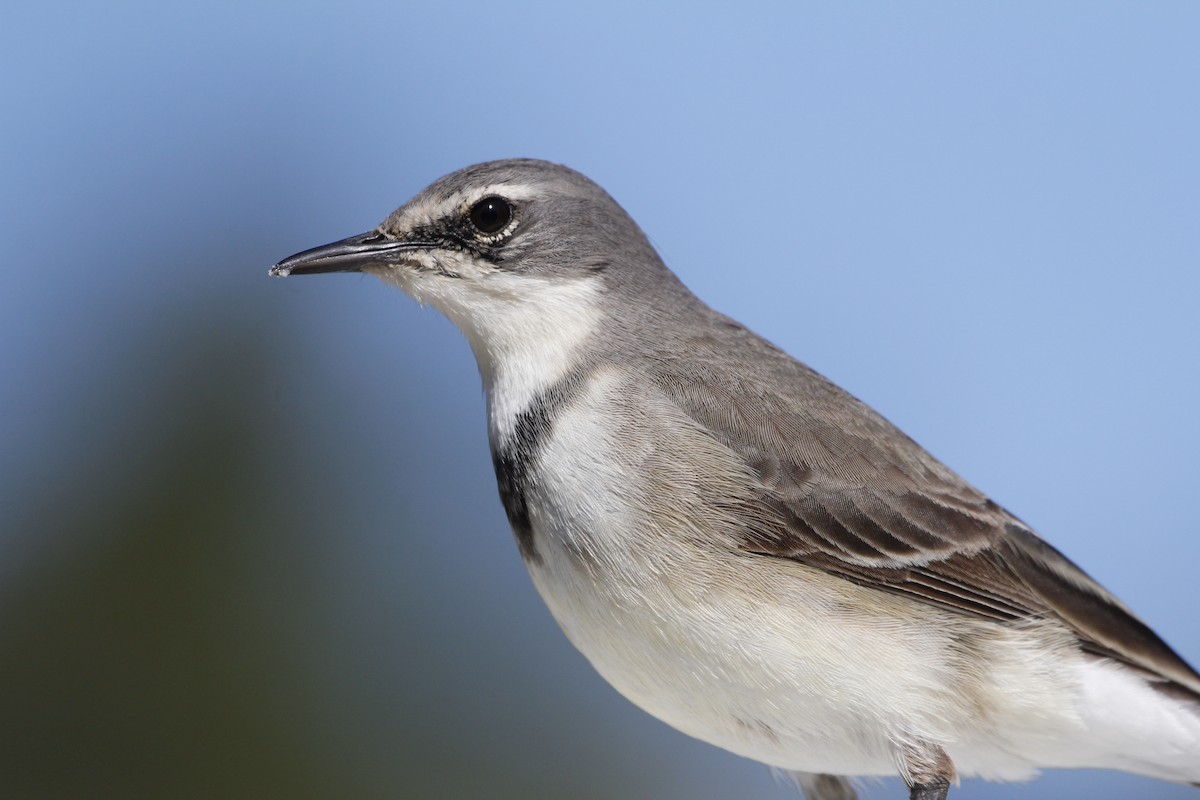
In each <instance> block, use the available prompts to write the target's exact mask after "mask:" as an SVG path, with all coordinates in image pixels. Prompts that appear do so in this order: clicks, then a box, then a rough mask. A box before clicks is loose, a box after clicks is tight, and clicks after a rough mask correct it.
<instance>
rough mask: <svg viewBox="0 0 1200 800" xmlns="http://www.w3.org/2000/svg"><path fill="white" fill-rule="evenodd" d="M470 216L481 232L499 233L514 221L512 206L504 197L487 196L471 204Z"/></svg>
mask: <svg viewBox="0 0 1200 800" xmlns="http://www.w3.org/2000/svg"><path fill="white" fill-rule="evenodd" d="M470 217H471V224H472V225H474V226H475V228H476V230H478V231H479V232H480V233H488V234H491V233H499V232H500V231H502V230H504V229H505V227H507V226H508V223H509V222H511V221H512V206H510V205H509V204H508V201H507V200H505V199H504V198H503V197H485V198H483V199H482V200H480V201H479V202H478V203H476V204H475V205H473V206H471V213H470Z"/></svg>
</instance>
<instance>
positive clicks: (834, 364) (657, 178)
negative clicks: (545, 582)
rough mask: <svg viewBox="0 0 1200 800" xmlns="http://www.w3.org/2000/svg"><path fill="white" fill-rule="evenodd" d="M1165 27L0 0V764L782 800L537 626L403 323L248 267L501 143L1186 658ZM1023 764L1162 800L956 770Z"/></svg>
mask: <svg viewBox="0 0 1200 800" xmlns="http://www.w3.org/2000/svg"><path fill="white" fill-rule="evenodd" d="M1197 41H1200V6H1196V5H1195V4H1191V3H1182V2H1180V3H1168V2H1163V3H1154V4H1134V3H1124V4H1119V3H1016V4H1012V3H1008V4H982V3H908V4H903V5H901V4H890V3H887V4H885V3H857V4H832V3H831V4H811V3H754V2H747V3H739V4H736V6H735V7H733V8H730V7H720V6H716V5H711V6H709V5H705V4H695V5H693V6H691V7H690V8H688V9H687V10H683V9H682V8H681V7H679V6H667V5H665V4H664V5H657V4H653V3H623V2H608V3H604V4H599V5H594V4H593V5H568V4H560V3H509V4H495V3H477V2H457V3H454V4H435V3H428V4H421V5H412V4H406V3H402V2H387V3H383V2H379V3H372V2H354V1H351V2H344V3H339V4H336V5H334V4H330V5H329V6H327V7H322V6H320V5H317V4H305V3H299V4H297V3H267V2H258V3H240V2H239V3H233V2H206V3H196V4H188V3H174V4H160V3H145V2H122V3H109V4H82V3H78V4H72V3H40V4H31V3H24V4H18V3H9V4H6V5H5V7H4V9H3V10H0V74H2V75H3V76H4V78H3V79H0V103H2V106H0V107H2V108H3V110H4V111H3V114H2V115H0V153H2V155H0V243H2V244H3V248H4V253H5V257H4V259H3V262H2V264H3V266H2V267H0V376H2V377H0V486H3V489H2V490H0V651H3V653H4V655H3V656H0V685H2V686H3V687H4V688H2V689H0V700H2V701H3V702H2V703H0V705H2V706H3V707H4V708H6V709H8V711H7V712H6V714H5V716H6V723H5V727H6V728H8V730H7V731H6V732H4V733H2V734H0V739H2V740H3V742H2V744H3V745H4V746H3V747H0V753H2V754H3V755H0V775H2V776H3V777H2V778H0V782H4V783H7V784H9V785H8V787H7V791H6V792H5V794H6V796H12V797H30V798H33V797H48V796H84V793H86V794H87V796H113V797H116V796H120V797H131V796H175V797H185V796H197V797H202V796H217V795H221V796H234V795H241V796H271V795H273V796H292V797H307V796H311V797H329V796H357V797H383V796H388V797H427V796H439V795H440V796H456V797H480V798H482V797H488V798H493V797H509V796H511V797H514V798H515V797H564V796H573V797H594V798H608V797H627V798H662V797H680V798H683V797H687V798H712V799H713V800H715V799H716V798H722V797H755V798H786V797H793V796H795V795H794V793H793V792H792V790H790V789H789V788H786V787H781V786H777V785H775V784H774V783H773V782H772V780H771V778H770V777H769V776H768V775H767V772H766V770H765V769H762V768H761V767H759V766H758V765H755V764H753V763H750V762H747V761H744V760H742V759H739V758H736V757H734V756H731V755H728V754H725V753H723V752H721V751H718V750H716V749H714V748H711V747H709V746H707V745H703V744H700V743H698V742H694V741H691V740H689V739H687V738H686V737H684V736H683V735H682V734H678V733H676V732H674V731H672V730H670V729H669V728H667V727H665V726H664V725H662V724H660V723H658V722H656V721H655V720H653V719H651V718H649V717H648V716H646V715H645V714H643V713H642V712H640V711H639V710H637V709H635V708H634V707H633V706H631V705H630V704H629V703H627V702H626V701H625V700H623V699H622V698H620V697H619V696H618V695H617V694H616V693H615V692H614V691H612V690H611V689H609V688H608V687H607V685H606V684H604V682H603V681H602V680H601V679H600V678H599V677H598V676H596V675H595V674H594V673H593V672H592V671H591V669H590V667H589V666H588V665H587V664H586V662H585V661H584V660H583V658H582V657H581V656H579V655H578V654H576V653H575V652H574V651H573V650H572V648H571V647H570V646H569V644H568V643H567V642H566V640H565V639H564V638H563V637H562V635H561V634H560V633H559V631H558V630H557V628H556V627H555V625H554V623H553V621H552V620H551V618H550V616H549V614H548V612H546V611H545V609H544V608H543V607H542V605H541V603H540V600H539V599H538V598H537V597H536V594H535V592H534V590H533V588H532V586H531V585H530V583H529V581H528V578H527V577H526V575H525V573H524V569H523V566H522V564H521V562H520V559H519V557H518V556H517V551H516V547H515V546H514V544H513V542H512V541H511V536H510V534H509V532H508V530H507V527H506V524H505V521H504V516H503V513H502V511H501V508H500V504H499V502H498V500H497V496H496V490H495V487H494V482H493V478H492V475H491V464H490V459H489V457H488V454H487V446H486V441H485V427H484V418H483V401H482V397H481V393H480V388H479V381H478V376H477V373H476V370H475V366H474V364H473V361H472V359H471V355H470V352H469V350H468V349H467V347H466V345H465V343H464V342H463V341H462V339H461V337H460V336H459V335H458V334H457V332H456V331H454V330H453V328H452V327H451V326H450V325H449V324H448V323H447V322H446V321H445V320H444V319H442V318H441V317H439V316H438V315H437V314H435V313H434V312H432V311H428V310H420V309H418V308H417V307H416V306H415V304H413V303H412V302H411V301H409V300H408V299H407V298H405V297H403V296H402V295H401V294H400V293H398V292H396V291H393V290H391V289H388V288H385V287H384V286H383V285H381V284H378V283H377V282H376V281H374V280H372V279H369V278H365V277H361V276H345V275H342V276H329V277H318V278H311V279H303V280H302V279H294V280H288V281H279V280H270V279H268V278H267V275H266V269H267V267H268V266H269V265H270V264H271V263H273V262H274V261H276V260H278V259H279V258H281V257H283V256H285V255H288V254H290V253H292V252H295V251H297V250H300V249H304V248H307V247H310V246H313V245H316V244H320V243H323V242H326V241H330V240H333V239H338V238H341V237H343V236H346V235H349V234H352V233H357V232H359V231H362V230H365V229H367V228H369V227H371V226H373V225H374V224H376V223H377V222H378V221H379V220H380V219H381V218H382V217H383V216H384V215H386V214H387V213H388V212H389V211H391V210H392V208H394V207H395V206H397V205H399V204H400V203H402V202H403V201H404V200H406V199H407V198H408V197H410V196H411V195H412V194H414V193H415V192H417V191H419V190H420V189H421V188H422V187H423V186H424V185H426V184H427V183H429V182H430V181H432V180H434V179H435V178H437V177H439V176H440V175H443V174H445V173H447V172H449V171H452V170H454V169H457V168H458V167H461V166H465V165H467V164H470V163H473V162H477V161H481V160H487V159H492V158H500V157H508V156H535V157H541V158H547V159H551V160H555V161H559V162H562V163H565V164H568V165H570V166H572V167H575V168H577V169H579V170H581V171H583V172H584V173H586V174H588V175H590V176H591V177H592V178H594V179H595V180H596V181H597V182H599V183H600V184H601V185H603V186H604V187H605V188H607V189H608V190H609V192H610V193H611V194H613V196H614V197H616V198H617V200H618V201H619V202H620V203H622V204H623V205H624V206H625V208H626V209H627V210H629V211H630V213H631V214H632V215H633V216H634V217H635V219H637V220H638V222H639V223H640V224H641V225H642V226H643V228H644V229H645V230H646V231H647V233H648V234H649V235H650V237H651V239H652V240H653V241H654V243H655V244H656V245H657V247H658V248H659V249H660V251H661V253H662V254H663V256H664V258H665V259H666V260H667V262H668V264H669V265H670V266H671V267H672V268H673V269H675V270H676V272H678V273H679V274H680V276H681V277H682V278H683V279H684V281H685V282H686V283H688V284H689V285H690V286H691V287H692V288H693V289H694V290H695V291H696V292H697V293H698V294H699V295H700V296H702V297H703V298H705V299H706V300H707V301H709V302H710V303H711V304H713V305H714V306H716V307H717V308H719V309H721V310H722V311H725V312H727V313H729V314H731V315H732V316H734V317H736V318H738V319H740V320H742V321H743V322H745V323H747V324H749V325H750V326H751V327H752V328H754V329H755V330H757V331H758V332H760V333H762V334H763V335H765V336H767V337H768V338H770V339H772V340H773V341H775V342H776V343H778V344H780V345H781V346H783V347H784V348H785V349H787V350H788V351H789V352H791V353H793V354H794V355H796V356H797V357H799V358H801V359H802V360H804V361H806V362H808V363H809V364H811V365H812V366H814V367H815V368H817V369H818V370H820V371H822V372H824V373H825V374H826V375H828V376H830V377H831V378H833V379H834V380H835V381H837V382H838V383H840V384H842V385H843V386H845V387H846V388H847V389H849V390H850V391H852V392H853V393H854V394H856V395H858V396H859V397H861V398H863V399H864V400H866V401H867V402H868V403H870V404H871V405H873V406H875V407H876V408H877V409H879V410H880V411H881V412H882V413H883V414H884V415H885V416H887V417H888V418H890V419H891V420H892V421H894V422H896V423H897V424H898V425H900V427H902V428H903V429H904V430H906V431H907V432H908V433H909V434H910V435H912V436H913V437H914V438H915V439H917V441H919V442H921V443H922V444H924V445H925V446H926V447H927V448H928V449H929V450H931V451H932V452H933V453H934V454H935V455H937V456H938V457H940V458H941V459H942V460H943V461H945V462H946V463H948V464H949V465H950V466H951V467H953V468H955V469H956V470H958V471H959V472H961V473H962V474H963V475H965V476H966V477H967V478H968V479H970V480H971V481H972V482H974V483H975V484H977V485H978V486H980V487H981V488H982V489H984V490H985V491H987V492H989V493H990V494H991V495H992V496H993V497H994V498H995V499H996V500H997V501H998V502H1000V503H1002V504H1003V505H1005V506H1007V507H1008V508H1010V509H1012V510H1013V511H1014V512H1015V513H1016V514H1018V515H1019V516H1021V517H1022V518H1023V519H1025V520H1026V521H1027V522H1029V523H1030V524H1032V525H1033V526H1035V527H1036V528H1037V529H1038V530H1039V531H1040V532H1041V533H1042V534H1043V535H1045V536H1046V537H1047V538H1048V539H1050V540H1051V541H1052V542H1053V543H1054V544H1056V545H1057V546H1058V547H1060V549H1062V550H1064V551H1065V552H1066V553H1067V554H1068V555H1069V556H1071V557H1072V558H1073V559H1075V560H1076V561H1077V562H1078V563H1079V564H1080V565H1081V566H1083V567H1084V568H1085V569H1087V570H1088V571H1089V572H1091V573H1092V574H1093V575H1094V576H1095V577H1097V578H1098V579H1099V580H1101V582H1103V583H1104V584H1105V585H1106V586H1108V587H1109V588H1110V589H1112V590H1113V591H1114V592H1115V593H1116V594H1117V595H1118V596H1120V597H1121V598H1123V599H1124V600H1125V601H1126V602H1127V603H1129V604H1130V605H1131V606H1132V607H1133V608H1134V609H1135V610H1136V611H1138V612H1139V613H1140V614H1141V615H1142V616H1143V617H1144V618H1146V619H1147V620H1148V621H1149V622H1150V623H1151V624H1152V625H1153V626H1154V627H1155V629H1156V630H1158V631H1159V632H1160V633H1161V634H1162V635H1163V636H1164V638H1166V639H1167V640H1168V641H1169V642H1170V643H1171V644H1172V645H1173V646H1175V647H1176V649H1178V650H1179V651H1180V653H1181V654H1183V655H1184V656H1185V657H1186V658H1188V659H1189V660H1190V661H1192V662H1193V663H1196V662H1200V624H1198V623H1197V620H1196V608H1197V597H1198V596H1200V595H1198V593H1197V589H1196V586H1195V565H1196V563H1197V561H1198V560H1200V537H1198V533H1200V526H1198V524H1197V522H1196V517H1195V513H1194V506H1195V501H1196V497H1197V476H1198V474H1200V473H1198V470H1197V459H1196V455H1195V454H1196V453H1197V452H1200V421H1198V420H1197V416H1196V409H1197V408H1198V407H1200V313H1198V312H1197V297H1198V295H1200V270H1198V265H1200V241H1198V239H1200V237H1198V230H1200V226H1198V225H1197V219H1200V216H1198V214H1200V197H1198V194H1200V159H1198V157H1197V142H1200V103H1197V101H1196V100H1197V93H1196V92H1197V89H1196V87H1197V86H1198V85H1200V62H1198V58H1197V54H1196V43H1197ZM9 759H11V761H10V763H2V762H3V761H7V760H9ZM864 796H865V797H867V798H884V797H898V796H901V788H900V787H899V785H898V783H897V782H895V781H889V782H885V783H883V784H881V785H869V786H868V787H867V788H866V790H865V792H864ZM1062 796H1086V797H1091V798H1125V797H1130V796H1138V797H1147V798H1150V797H1153V798H1175V797H1178V798H1185V797H1187V798H1190V797H1194V796H1195V790H1187V789H1183V788H1181V787H1173V786H1170V785H1166V784H1160V783H1155V782H1151V781H1144V780H1140V779H1137V778H1132V777H1127V776H1122V775H1117V774H1109V773H1100V772H1072V773H1057V774H1048V775H1046V776H1044V777H1043V778H1041V779H1039V780H1038V781H1035V782H1033V783H1029V784H1024V785H1020V786H1016V787H1004V786H995V785H988V784H984V783H980V782H968V783H967V784H965V785H964V786H963V787H962V788H961V789H960V790H957V791H955V792H954V793H952V797H956V798H959V800H966V798H999V797H1006V798H1007V797H1013V798H1029V799H1031V800H1032V799H1033V798H1050V797H1062Z"/></svg>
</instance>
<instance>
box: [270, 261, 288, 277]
mask: <svg viewBox="0 0 1200 800" xmlns="http://www.w3.org/2000/svg"><path fill="white" fill-rule="evenodd" d="M267 274H268V275H270V276H271V277H273V278H286V277H287V276H288V275H291V274H292V268H291V267H285V266H283V265H282V264H276V265H275V266H273V267H271V268H270V269H269V270H267Z"/></svg>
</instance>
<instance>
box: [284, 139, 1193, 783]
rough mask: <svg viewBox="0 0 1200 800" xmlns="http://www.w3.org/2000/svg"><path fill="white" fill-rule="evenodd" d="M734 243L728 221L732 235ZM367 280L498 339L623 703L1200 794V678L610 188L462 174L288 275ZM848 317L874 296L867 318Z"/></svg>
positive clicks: (497, 457)
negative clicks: (748, 312) (767, 332)
mask: <svg viewBox="0 0 1200 800" xmlns="http://www.w3.org/2000/svg"><path fill="white" fill-rule="evenodd" d="M714 235H719V231H715V232H714ZM327 272H362V273H368V274H371V275H374V276H377V277H379V278H381V279H382V280H383V281H385V282H386V283H389V284H392V285H394V286H396V287H399V288H400V289H401V290H403V291H404V292H406V293H407V294H408V295H410V296H411V297H412V298H414V299H415V300H416V301H418V302H419V303H421V304H424V305H429V306H432V307H433V308H435V309H437V310H438V311H440V312H441V313H443V314H444V315H445V316H447V317H448V318H449V319H450V320H451V321H452V322H453V323H454V324H455V325H456V326H457V327H458V328H459V330H460V331H461V332H462V334H463V335H464V336H465V337H466V339H467V341H468V342H469V344H470V346H471V349H472V351H473V353H474V356H475V359H476V362H477V365H478V369H479V373H480V376H481V379H482V384H483V388H484V392H485V395H486V400H487V422H488V438H489V444H490V449H491V455H492V461H493V465H494V467H495V472H496V480H497V485H498V488H499V494H500V499H501V504H502V506H503V508H504V511H505V513H506V515H507V518H508V521H509V523H510V526H511V528H512V531H513V534H514V537H515V539H516V544H517V547H518V549H519V551H520V555H521V557H522V559H523V561H524V563H525V565H526V567H527V569H528V571H529V574H530V576H531V578H532V580H533V583H534V585H535V586H536V588H537V590H538V592H539V594H540V595H541V597H542V598H543V600H544V601H545V603H546V605H547V606H548V607H549V609H550V612H551V613H552V615H553V616H554V618H555V620H556V621H557V622H558V624H559V626H560V627H561V628H562V630H563V631H564V632H565V634H566V636H567V637H568V638H569V639H570V641H571V642H572V644H573V645H574V646H575V647H576V648H578V649H579V650H580V651H581V652H582V653H583V654H584V656H585V657H586V658H587V659H588V661H589V662H590V663H591V664H592V665H593V666H594V668H595V669H596V670H597V671H598V672H599V673H600V675H601V676H603V677H604V678H605V679H606V680H607V681H608V682H609V683H610V684H611V685H612V686H613V687H615V688H616V689H617V691H618V692H620V693H621V694H623V695H624V696H625V697H627V698H628V699H629V700H631V701H632V702H633V703H635V704H636V705H638V706H640V707H641V708H643V709H644V710H646V711H647V712H649V713H650V714H652V715H653V716H655V717H657V718H659V719H661V720H662V721H664V722H666V723H667V724H669V725H671V726H673V727H675V728H677V729H678V730H680V731H682V732H683V733H685V734H688V735H690V736H693V737H695V738H698V739H701V740H703V741H706V742H709V743H711V744H713V745H716V746H717V747H720V748H724V749H725V750H728V751H731V752H733V753H736V754H738V755H741V756H745V757H747V758H750V759H753V760H756V761H759V762H762V763H764V764H766V765H769V766H770V767H772V768H775V769H777V770H780V771H783V772H785V773H787V774H790V775H792V776H793V777H794V778H795V781H796V783H797V784H798V785H799V787H800V789H801V790H802V791H803V792H804V793H805V794H806V796H807V797H808V798H809V800H850V799H851V798H854V797H855V796H856V794H855V785H856V781H857V779H859V778H862V777H871V776H899V777H900V778H901V779H902V780H903V782H904V784H905V785H906V787H907V790H908V794H909V798H910V800H945V799H946V797H947V795H948V793H949V791H950V788H951V787H952V786H955V785H958V783H959V781H960V779H961V778H964V777H979V778H984V779H989V780H1001V781H1015V780H1025V779H1028V778H1031V777H1032V776H1034V775H1035V774H1037V772H1038V771H1039V770H1041V769H1044V768H1107V769H1116V770H1122V771H1126V772H1131V773H1135V774H1140V775H1145V776H1150V777H1153V778H1158V779H1162V780H1166V781H1174V782H1177V783H1184V784H1189V783H1190V784H1196V785H1200V675H1198V674H1197V672H1196V671H1195V670H1194V669H1193V668H1192V667H1191V666H1189V664H1188V663H1187V662H1186V661H1185V660H1184V659H1183V658H1182V657H1180V656H1179V655H1178V654H1177V653H1176V652H1175V651H1174V650H1172V649H1171V648H1170V647H1169V646H1168V645H1167V644H1166V643H1164V641H1163V640H1162V639H1161V638H1159V636H1158V635H1157V634H1155V633H1154V631H1153V630H1151V628H1150V627H1148V626H1147V625H1146V624H1145V623H1144V622H1142V621H1141V620H1140V619H1139V618H1138V617H1137V616H1135V615H1134V614H1133V612H1131V611H1130V610H1129V609H1128V608H1127V607H1126V606H1125V605H1124V604H1123V603H1122V602H1121V601H1120V600H1118V599H1117V598H1116V597H1114V596H1113V595H1112V594H1111V593H1109V592H1108V591H1107V590H1105V589H1104V588H1103V587H1102V586H1101V585H1100V584H1099V583H1097V582H1096V581H1095V580H1093V579H1092V578H1091V577H1089V576H1088V575H1087V574H1086V573H1085V572H1084V571H1083V570H1081V569H1080V568H1079V567H1077V566H1076V565H1075V564H1074V563H1072V562H1071V561H1070V560H1068V559H1067V558H1066V557H1065V556H1064V555H1062V554H1061V553H1060V552H1059V551H1058V550H1056V549H1055V548H1054V547H1053V546H1051V545H1050V544H1049V543H1048V542H1046V541H1045V540H1044V539H1042V538H1041V537H1040V536H1039V535H1038V534H1037V533H1035V532H1034V531H1033V530H1032V529H1031V528H1030V527H1029V526H1027V525H1026V524H1025V523H1023V522H1022V521H1021V520H1020V519H1018V518H1017V517H1016V516H1014V515H1013V514H1011V513H1010V512H1008V511H1007V510H1006V509H1004V508H1002V507H1001V506H999V505H998V504H996V503H995V502H993V501H992V500H991V499H989V498H988V497H987V496H986V495H985V494H983V493H982V492H980V491H979V490H978V489H976V488H974V487H973V486H972V485H970V484H969V483H968V482H967V481H966V480H964V479H963V478H961V477H960V476H959V475H957V474H956V473H955V472H953V471H952V470H951V469H950V468H948V467H947V466H945V465H943V464H942V463H941V462H940V461H938V460H937V459H936V458H934V457H933V456H932V455H930V454H929V453H928V452H926V450H924V449H923V448H922V447H921V446H920V445H918V444H917V443H916V442H915V441H913V440H912V439H911V438H909V437H908V436H907V435H905V434H904V433H903V432H901V431H900V430H899V429H898V428H896V427H895V426H894V425H892V424H891V423H890V422H888V421H887V420H886V419H884V417H882V416H881V415H880V414H879V413H877V412H876V411H874V410H873V409H871V408H870V407H868V406H867V405H866V404H864V403H863V402H861V401H860V400H858V399H857V398H856V397H854V396H852V395H851V394H849V393H848V392H846V391H845V390H843V389H841V388H840V387H838V386H836V385H834V384H833V383H832V382H831V381H829V380H827V379H826V378H824V377H823V376H822V375H820V374H818V373H817V372H816V371H814V370H813V369H811V368H809V367H808V366H806V365H805V364H803V363H801V362H800V361H798V360H796V359H795V358H793V357H792V356H790V355H788V354H787V353H785V352H784V351H783V350H781V349H780V348H778V347H776V346H775V345H773V344H771V343H769V342H768V341H766V340H765V339H763V338H761V337H759V336H758V335H756V334H755V333H753V332H751V331H750V330H749V329H748V328H747V327H745V326H743V325H742V324H740V323H738V322H736V321H734V320H733V319H731V318H729V317H727V316H725V315H723V314H721V313H719V312H718V311H716V310H714V309H713V308H711V307H710V306H709V305H707V304H706V303H704V302H703V301H702V300H700V299H699V298H698V297H697V296H696V295H695V294H693V293H692V292H691V291H690V290H689V289H688V288H686V286H685V285H684V284H683V282H682V281H681V280H680V279H679V278H678V277H677V276H676V274H675V273H674V272H672V271H671V270H670V269H669V268H668V267H667V266H666V265H665V264H664V262H663V260H662V259H661V258H660V257H659V255H658V253H657V252H656V251H655V249H654V247H653V246H652V245H651V243H650V241H649V239H648V238H647V236H646V235H645V233H643V231H642V229H641V228H640V227H639V226H638V225H637V223H636V222H635V221H634V220H633V219H632V218H631V217H630V216H629V214H627V213H626V212H625V210H624V209H622V207H621V206H620V205H618V203H617V202H616V201H615V200H614V199H613V198H612V197H611V196H610V195H609V194H608V193H607V192H606V191H605V190H604V189H602V188H601V187H600V186H599V185H598V184H596V183H594V182H593V181H591V180H590V179H588V178H587V177H585V176H584V175H582V174H581V173H579V172H576V171H574V170H572V169H569V168H567V167H565V166H561V165H558V164H554V163H551V162H547V161H541V160H536V159H507V160H500V161H492V162H487V163H482V164H477V165H474V166H470V167H466V168H464V169H461V170H459V171H456V172H453V173H451V174H449V175H446V176H445V177H442V178H440V179H438V180H436V181H434V182H433V183H432V184H430V185H429V186H428V187H427V188H426V189H424V190H423V191H421V192H420V193H419V194H417V195H416V196H415V197H414V198H413V199H412V200H410V201H409V202H407V203H406V204H404V205H402V206H401V207H400V208H398V209H397V210H395V211H394V212H392V213H391V214H390V215H389V216H387V217H386V219H384V220H383V222H382V223H381V224H379V225H378V226H377V227H375V228H373V229H371V230H370V231H368V232H366V233H363V234H359V235H355V236H351V237H349V238H346V239H343V240H341V241H337V242H334V243H331V244H327V245H323V246H320V247H315V248H312V249H309V250H305V251H303V252H300V253H297V254H296V255H293V256H290V257H288V258H285V259H283V260H282V261H280V262H278V263H277V264H276V265H275V266H273V267H272V268H271V269H270V273H271V274H272V275H275V276H288V275H301V274H313V273H327ZM847 311H848V312H849V311H850V309H847Z"/></svg>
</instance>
